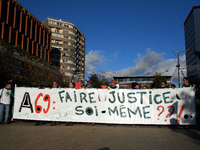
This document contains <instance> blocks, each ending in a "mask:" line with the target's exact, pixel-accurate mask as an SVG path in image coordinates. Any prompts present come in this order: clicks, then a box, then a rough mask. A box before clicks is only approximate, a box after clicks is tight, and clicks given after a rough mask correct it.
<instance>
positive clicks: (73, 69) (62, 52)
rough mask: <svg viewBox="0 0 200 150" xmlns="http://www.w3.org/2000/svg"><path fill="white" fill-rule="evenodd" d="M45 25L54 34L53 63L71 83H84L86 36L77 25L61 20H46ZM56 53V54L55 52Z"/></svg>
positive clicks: (52, 41) (52, 42)
mask: <svg viewBox="0 0 200 150" xmlns="http://www.w3.org/2000/svg"><path fill="white" fill-rule="evenodd" d="M43 23H44V24H45V25H46V26H48V28H49V29H50V30H51V32H52V39H51V45H52V53H53V55H52V56H51V58H50V59H51V61H52V63H54V64H56V65H58V66H59V68H60V71H61V72H62V73H64V74H65V75H66V77H70V80H71V81H81V82H84V77H85V36H84V34H83V33H82V32H81V31H80V30H79V29H78V28H77V26H76V25H75V24H72V23H70V22H66V21H63V20H61V19H59V20H58V19H52V18H46V19H45V20H44V21H43ZM53 51H54V52H55V53H54V52H53Z"/></svg>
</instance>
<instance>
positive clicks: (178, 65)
mask: <svg viewBox="0 0 200 150" xmlns="http://www.w3.org/2000/svg"><path fill="white" fill-rule="evenodd" d="M193 49H194V48H190V49H185V50H182V51H179V52H177V51H173V52H174V53H176V54H177V55H176V57H177V60H178V64H177V65H176V67H177V68H178V87H180V73H179V70H180V62H179V54H180V53H182V52H185V51H188V50H193Z"/></svg>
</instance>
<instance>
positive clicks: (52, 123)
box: [50, 81, 59, 126]
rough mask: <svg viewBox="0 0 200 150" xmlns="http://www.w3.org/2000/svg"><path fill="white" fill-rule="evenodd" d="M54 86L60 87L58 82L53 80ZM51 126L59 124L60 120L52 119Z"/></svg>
mask: <svg viewBox="0 0 200 150" xmlns="http://www.w3.org/2000/svg"><path fill="white" fill-rule="evenodd" d="M53 88H58V83H57V82H56V81H54V82H53ZM50 125H51V126H55V125H59V122H57V123H56V122H55V121H52V122H51V124H50Z"/></svg>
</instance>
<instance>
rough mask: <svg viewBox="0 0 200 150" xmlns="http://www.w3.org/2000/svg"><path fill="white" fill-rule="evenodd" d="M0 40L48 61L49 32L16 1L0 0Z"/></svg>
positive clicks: (49, 47)
mask: <svg viewBox="0 0 200 150" xmlns="http://www.w3.org/2000/svg"><path fill="white" fill-rule="evenodd" d="M0 39H2V40H7V41H8V42H9V43H10V44H12V45H15V46H18V45H19V46H20V47H21V49H23V50H26V51H28V52H29V53H30V54H31V55H34V56H36V57H38V58H41V59H43V60H45V61H47V62H49V60H50V57H49V56H50V51H51V30H49V29H48V28H47V27H46V26H45V25H44V24H42V23H41V22H40V21H39V20H38V19H37V18H36V17H34V16H33V15H32V14H31V13H30V12H28V11H27V10H26V9H25V8H24V7H23V6H21V4H20V3H18V2H17V1H16V0H0Z"/></svg>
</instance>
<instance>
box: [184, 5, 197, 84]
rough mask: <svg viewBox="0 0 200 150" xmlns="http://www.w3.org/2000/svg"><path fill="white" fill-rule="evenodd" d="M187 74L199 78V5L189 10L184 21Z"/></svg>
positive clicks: (192, 77)
mask: <svg viewBox="0 0 200 150" xmlns="http://www.w3.org/2000/svg"><path fill="white" fill-rule="evenodd" d="M184 32H185V49H191V48H193V49H192V50H187V51H186V65H187V76H188V77H189V78H191V79H194V80H196V79H200V55H199V54H200V6H195V7H193V8H192V10H191V11H190V13H189V15H188V16H187V18H186V20H185V22H184Z"/></svg>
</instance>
